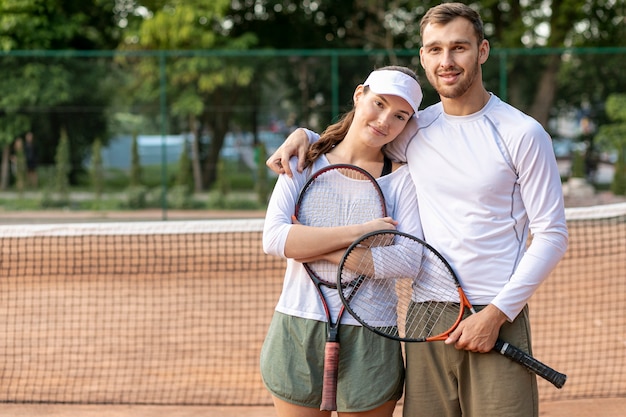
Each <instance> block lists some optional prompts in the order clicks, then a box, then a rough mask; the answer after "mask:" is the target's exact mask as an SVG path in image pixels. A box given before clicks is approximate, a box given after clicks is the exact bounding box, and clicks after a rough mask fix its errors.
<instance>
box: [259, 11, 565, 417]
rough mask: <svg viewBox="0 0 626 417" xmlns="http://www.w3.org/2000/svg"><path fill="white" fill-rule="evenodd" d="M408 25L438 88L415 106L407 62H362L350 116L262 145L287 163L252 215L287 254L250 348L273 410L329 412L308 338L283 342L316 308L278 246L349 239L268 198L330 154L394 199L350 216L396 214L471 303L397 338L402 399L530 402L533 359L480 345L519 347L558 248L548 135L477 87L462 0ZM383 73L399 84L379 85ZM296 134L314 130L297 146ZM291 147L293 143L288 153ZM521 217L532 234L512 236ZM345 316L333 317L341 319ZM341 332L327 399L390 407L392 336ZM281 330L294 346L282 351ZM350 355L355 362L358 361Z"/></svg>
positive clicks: (334, 247)
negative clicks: (295, 217)
mask: <svg viewBox="0 0 626 417" xmlns="http://www.w3.org/2000/svg"><path fill="white" fill-rule="evenodd" d="M420 32H421V40H422V47H421V48H420V60H421V64H422V67H423V68H424V70H425V73H426V75H427V77H428V80H429V82H430V83H431V84H432V85H433V87H434V88H435V89H436V90H437V92H438V93H439V95H440V98H441V102H440V103H437V104H435V105H433V106H430V107H428V108H427V109H425V110H423V111H421V112H419V114H418V113H417V107H418V106H419V104H420V102H421V90H419V85H418V84H417V82H415V83H412V81H411V80H414V81H415V80H416V77H413V76H414V74H410V73H409V72H407V71H406V69H403V68H397V67H388V68H384V69H382V70H379V71H374V72H373V73H372V74H371V75H370V77H368V80H367V81H366V82H365V83H364V84H363V85H360V86H358V87H357V89H356V91H355V94H354V108H353V110H352V111H351V112H350V113H348V115H350V117H348V118H347V119H346V117H345V116H344V119H342V121H340V122H339V123H337V124H335V125H333V126H331V127H330V128H329V129H327V130H326V131H325V132H324V133H323V134H322V137H321V139H320V140H319V142H315V140H316V139H317V135H316V134H314V133H313V132H310V131H304V130H297V131H296V132H294V133H293V134H292V135H290V137H289V139H288V140H287V142H286V143H285V144H284V145H283V146H282V147H281V148H280V149H279V150H278V151H277V152H276V153H275V154H274V155H272V156H271V157H270V158H269V159H268V161H267V165H268V166H269V167H270V168H272V169H273V170H275V171H276V172H279V173H286V174H287V175H281V176H280V178H279V181H278V183H277V186H276V187H277V189H281V190H282V191H280V192H277V190H275V191H274V194H273V195H272V200H270V205H269V207H268V218H267V220H266V228H265V231H264V247H265V249H266V251H267V252H268V253H272V254H276V255H279V256H284V257H287V258H290V260H289V263H288V269H287V272H286V275H285V285H284V287H283V294H282V295H281V300H280V301H279V304H278V306H277V311H276V313H275V316H274V319H273V321H272V325H271V327H270V332H269V333H268V337H267V339H266V341H265V344H264V346H263V351H262V358H261V367H262V374H263V377H264V381H265V383H266V386H267V387H268V388H269V389H270V391H271V392H272V394H273V396H274V404H275V406H276V410H277V412H278V414H279V415H280V416H288V415H293V416H296V415H298V416H309V415H310V416H313V415H320V416H322V415H325V416H329V415H330V412H321V411H319V410H318V408H319V399H318V398H317V397H318V396H319V393H318V391H319V386H321V381H319V380H318V379H317V375H319V371H317V370H316V369H317V368H316V367H317V366H318V365H317V364H316V362H315V361H317V360H319V357H320V356H323V349H322V352H319V347H315V346H314V347H311V346H306V345H304V343H303V344H299V343H297V342H299V341H302V342H306V341H309V340H314V339H316V338H317V339H320V340H321V346H323V341H324V339H325V330H324V326H323V323H321V324H318V323H320V322H319V320H323V314H322V313H320V312H319V310H316V308H317V309H318V308H319V306H318V305H316V304H315V300H316V298H308V297H307V296H306V295H302V294H306V292H307V291H311V289H307V288H306V286H307V285H308V286H310V287H311V288H312V287H313V285H312V284H311V283H310V282H307V283H305V281H304V279H307V281H308V278H306V274H305V273H304V272H303V271H299V270H298V266H297V265H299V264H298V263H297V262H295V261H293V260H294V259H305V258H309V259H310V258H314V257H318V258H320V259H321V258H324V259H327V260H332V259H335V262H336V261H337V259H338V257H340V254H341V253H342V252H343V250H345V247H346V246H347V245H348V244H349V243H350V242H343V241H341V240H339V239H337V238H335V236H333V235H332V234H330V235H325V236H323V235H317V237H316V238H315V239H316V240H315V241H314V242H312V241H311V240H310V238H307V239H308V240H306V241H305V240H304V239H305V237H306V236H309V237H310V235H308V234H306V233H305V232H304V230H303V228H304V226H301V225H297V224H290V217H288V216H289V209H291V213H292V212H293V207H291V208H289V207H288V204H285V203H284V201H283V205H282V206H280V205H279V204H277V201H276V200H277V199H281V198H282V197H284V196H285V195H286V194H290V195H291V196H293V195H295V194H297V192H298V191H299V188H298V185H300V182H302V181H303V178H305V177H306V172H304V173H303V172H302V171H303V170H304V168H305V167H314V168H317V166H318V165H320V164H328V163H339V162H343V163H353V164H355V165H361V166H363V167H364V168H365V169H367V170H368V171H370V172H371V173H372V174H374V176H375V177H377V178H378V181H379V183H380V184H381V188H382V189H383V192H384V193H385V196H386V198H387V199H388V201H392V202H393V203H392V204H393V205H394V209H395V210H397V212H396V211H393V210H392V211H390V212H389V213H390V217H389V218H385V219H379V220H377V221H375V222H370V223H369V224H365V225H361V226H362V227H361V228H360V229H358V230H357V229H356V228H355V229H353V230H351V232H352V233H353V234H354V235H361V234H363V233H364V232H365V231H368V228H378V229H380V228H398V229H400V230H403V231H408V232H409V233H412V234H415V235H419V233H421V234H422V235H423V237H424V239H425V240H426V241H427V242H429V243H430V244H431V245H433V246H434V247H435V248H437V249H438V250H439V251H440V252H441V253H442V254H443V255H444V257H445V258H446V259H448V261H450V263H451V265H452V267H453V268H454V269H455V270H456V272H457V274H458V275H459V277H460V280H461V281H462V284H463V286H464V288H465V291H466V293H467V295H468V297H469V299H470V302H471V303H472V304H474V306H475V307H476V308H477V310H479V312H478V313H477V314H475V315H471V316H469V317H467V318H465V319H464V320H463V321H462V322H461V324H460V325H459V327H458V328H457V329H456V330H455V331H454V332H453V333H452V334H451V336H450V337H449V338H448V340H446V341H445V342H444V343H439V342H435V343H413V344H407V346H406V358H407V363H406V371H405V373H406V381H405V383H406V385H405V388H404V394H405V398H404V415H405V416H407V417H409V416H429V417H437V416H441V417H452V416H480V417H489V416H498V417H499V416H519V417H522V416H523V417H529V416H530V417H532V416H538V414H539V413H538V398H537V396H538V394H537V382H536V377H535V375H534V374H531V373H529V372H528V371H527V370H526V369H525V368H523V367H521V366H520V365H518V364H516V363H514V362H512V361H510V360H508V359H507V358H504V357H502V356H501V355H498V354H495V353H488V352H489V351H490V350H491V349H492V347H493V345H494V343H495V340H496V338H497V337H498V336H500V337H502V338H503V339H505V340H507V341H509V342H511V343H512V344H514V345H516V346H518V347H520V348H522V349H525V350H527V351H528V352H531V337H530V328H529V318H528V307H527V302H528V300H529V298H530V297H531V296H532V294H533V293H534V292H535V290H536V289H537V288H538V287H539V286H540V284H541V283H542V282H543V280H544V279H545V278H546V277H547V276H548V275H549V274H550V272H551V271H552V270H553V269H554V267H555V266H556V264H557V263H558V262H559V260H560V259H561V258H562V257H563V255H564V253H565V250H566V248H567V239H568V234H567V227H566V222H565V214H564V205H563V198H562V191H561V182H560V177H559V173H558V169H557V166H556V160H555V158H554V153H553V150H552V145H551V140H550V137H549V136H548V134H547V133H546V132H545V130H544V129H543V128H542V127H541V126H540V125H539V124H538V123H537V122H536V121H535V120H533V119H532V118H530V117H528V116H526V115H524V114H523V113H521V112H520V111H518V110H517V109H515V108H513V107H511V106H509V105H508V104H506V103H504V102H502V101H501V100H499V99H498V98H497V97H496V96H494V95H492V94H490V93H489V92H487V91H486V90H485V88H484V86H483V82H482V71H481V65H482V64H483V63H484V62H485V61H486V60H487V58H488V56H489V43H488V41H487V40H485V39H484V32H483V26H482V21H481V19H480V16H479V15H478V14H477V13H476V12H475V11H473V10H472V9H471V8H469V7H468V6H466V5H463V4H460V3H444V4H441V5H439V6H436V7H433V8H432V9H430V10H429V11H428V12H427V13H426V14H425V16H424V18H423V19H422V21H421V26H420ZM398 80H401V81H402V82H403V83H404V85H405V86H407V87H406V88H398V87H397V86H395V84H397V81H398ZM418 116H419V118H418ZM346 120H347V121H346ZM342 122H343V125H342ZM339 126H344V129H343V130H342V129H340V128H339ZM338 133H340V134H339V135H338ZM338 136H339V139H337V137H338ZM333 138H334V140H335V142H334V143H333V142H332V141H333ZM342 139H343V140H342ZM309 142H315V143H314V144H313V145H311V149H310V150H309V151H308V153H307V149H308V147H309ZM320 143H321V144H320ZM328 143H330V144H331V146H328V147H324V146H323V145H322V144H328ZM383 146H384V154H383V152H382V149H383ZM291 155H297V156H298V159H295V158H294V159H292V160H291V165H290V156H291ZM385 156H390V157H391V158H392V159H393V160H397V161H407V164H406V165H401V164H398V163H395V162H394V163H393V164H392V166H391V169H390V170H389V173H388V175H381V174H382V167H383V166H384V165H385V163H384V162H385V159H386V158H385ZM305 171H306V170H305ZM407 178H409V179H410V180H412V181H410V180H409V181H406V179H407ZM407 183H409V186H407ZM388 193H391V194H389V195H388ZM278 194H281V195H282V197H279V196H278ZM292 198H293V197H292ZM418 207H419V210H418ZM278 213H281V214H280V215H279V214H278ZM281 216H283V217H282V220H277V219H279V218H280V217H281ZM268 220H269V222H268ZM281 222H282V223H281ZM277 223H280V226H279V227H277ZM270 225H271V227H270ZM325 232H326V233H328V231H325ZM529 232H530V233H532V236H533V239H532V243H531V244H530V246H528V248H527V247H526V244H527V241H528V237H529ZM349 237H350V238H355V237H356V236H349ZM347 240H349V239H347ZM303 242H305V243H303ZM300 265H301V264H300ZM298 285H299V286H298ZM301 291H302V292H301ZM298 294H300V295H301V298H298V297H297V296H298ZM294 296H295V298H294ZM307 300H313V301H311V303H310V304H307ZM311 304H313V305H311ZM320 317H322V318H321V319H320ZM347 319H348V317H345V318H344V321H343V323H346V324H345V327H351V326H350V322H349V321H348V320H347ZM304 326H310V327H306V328H305V327H304ZM352 327H355V326H352ZM361 330H362V329H361ZM286 332H290V333H286ZM341 332H344V329H343V328H342V330H341V331H340V333H341ZM294 333H295V334H294ZM317 333H319V336H318V335H316V336H313V334H317ZM342 334H346V332H344V333H342ZM348 337H350V338H351V339H343V338H342V346H346V345H347V346H348V347H345V348H344V349H342V354H343V353H344V352H345V355H346V358H345V359H344V357H342V359H341V361H344V360H345V361H346V363H347V365H345V366H344V365H343V362H342V365H341V366H344V367H343V368H342V369H343V371H341V372H344V373H343V374H340V377H339V378H340V380H339V394H338V398H339V399H340V400H338V401H339V410H338V414H339V415H340V416H351V415H354V416H357V415H358V416H391V415H392V413H393V410H394V407H395V403H396V401H397V400H398V399H399V397H400V395H401V394H402V379H403V378H404V374H403V369H402V363H401V359H400V361H398V355H399V351H398V350H399V348H398V347H397V346H396V345H394V343H392V342H390V341H385V340H379V339H382V338H375V339H370V335H368V334H367V333H366V331H361V332H358V330H355V331H354V334H353V335H352V334H351V335H349V336H348ZM280 340H282V341H283V343H282V345H281V344H280V343H279V342H277V341H280ZM353 345H354V347H353ZM294 346H298V348H300V349H302V351H301V352H299V353H297V352H293V351H290V352H288V351H286V350H288V349H293V348H294ZM372 352H373V353H372ZM366 354H369V355H370V356H365V355H366ZM283 355H287V356H288V357H289V358H290V359H289V360H291V361H290V362H288V365H287V367H286V368H285V369H282V370H277V369H278V368H277V366H278V364H279V363H280V362H283V363H285V361H287V360H288V359H286V358H285V357H283ZM298 355H300V356H298ZM311 358H314V359H311ZM350 361H353V363H352V364H350ZM390 364H394V365H390ZM363 369H369V371H367V372H369V373H370V374H369V376H366V375H364V374H362V372H364V371H363ZM279 373H280V376H279V375H278V374H279ZM360 373H361V374H360ZM372 373H373V374H374V375H375V376H374V377H372V375H371V374H372ZM280 378H283V381H282V382H281V381H280ZM342 383H343V384H342Z"/></svg>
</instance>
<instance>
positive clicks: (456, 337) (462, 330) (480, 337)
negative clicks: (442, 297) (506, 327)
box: [445, 304, 507, 353]
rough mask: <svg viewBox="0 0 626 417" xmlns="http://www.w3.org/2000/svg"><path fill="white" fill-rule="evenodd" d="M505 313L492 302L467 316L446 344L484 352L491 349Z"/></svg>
mask: <svg viewBox="0 0 626 417" xmlns="http://www.w3.org/2000/svg"><path fill="white" fill-rule="evenodd" d="M506 320H507V317H506V315H505V314H504V313H503V312H502V311H500V310H499V309H498V308H497V307H496V306H494V305H493V304H489V305H488V306H487V307H485V308H484V309H483V310H481V311H479V312H478V313H476V314H472V315H471V316H469V317H467V318H466V319H464V320H463V321H461V323H459V327H457V328H456V329H455V330H454V331H453V332H452V333H450V336H449V337H448V338H447V339H446V341H445V343H446V344H447V345H452V344H454V347H455V348H457V349H464V350H469V351H472V352H481V353H486V352H489V351H491V350H492V349H493V346H494V345H495V344H496V339H497V338H498V333H499V332H500V327H502V325H503V324H504V323H505V322H506Z"/></svg>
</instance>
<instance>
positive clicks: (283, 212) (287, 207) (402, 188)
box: [263, 156, 422, 325]
mask: <svg viewBox="0 0 626 417" xmlns="http://www.w3.org/2000/svg"><path fill="white" fill-rule="evenodd" d="M290 165H291V170H292V172H293V174H294V175H293V178H290V177H288V176H286V175H281V176H279V177H278V181H277V182H276V186H275V187H274V191H273V192H272V196H271V198H270V201H269V204H268V208H267V213H266V216H265V225H264V228H263V249H264V251H265V253H267V254H270V255H276V256H280V257H283V258H284V257H285V242H286V240H287V235H288V233H289V229H290V228H291V227H292V221H291V216H292V215H293V214H294V209H295V205H296V201H297V199H298V195H299V193H300V190H301V189H302V187H303V186H304V184H305V183H306V181H307V179H308V177H310V175H311V173H313V172H316V171H317V170H319V169H321V168H322V167H325V166H327V165H329V162H328V160H327V159H326V157H324V156H322V157H320V158H318V159H317V160H316V161H315V162H314V163H313V166H312V167H311V169H310V170H309V169H308V168H307V169H305V170H304V172H302V173H298V171H297V169H296V158H292V159H291V161H290ZM377 181H378V184H379V185H380V188H381V190H382V192H383V195H384V197H385V203H386V206H387V215H388V216H390V217H392V218H394V219H395V220H397V221H398V222H399V224H398V230H400V231H402V232H405V233H410V234H413V235H415V236H418V237H421V236H422V229H421V222H420V219H419V211H418V206H417V202H416V199H415V187H414V185H413V181H412V180H411V176H410V173H409V170H408V167H407V166H406V165H404V166H402V167H400V168H398V169H397V170H395V171H394V172H392V173H390V174H388V175H385V176H382V177H380V178H378V179H377ZM322 291H323V292H324V294H325V297H326V299H327V303H328V307H329V309H330V313H331V317H332V318H335V317H337V313H338V312H339V309H340V308H341V299H340V297H339V293H338V291H337V290H336V289H330V288H326V287H323V288H322ZM276 311H279V312H281V313H284V314H289V315H292V316H296V317H302V318H307V319H313V320H319V321H326V315H325V313H324V308H323V306H322V303H321V301H320V298H319V295H318V294H317V290H316V288H315V284H313V281H311V279H310V278H309V276H308V274H307V272H306V270H305V269H304V267H303V265H302V264H301V263H300V262H296V261H294V260H293V259H288V260H287V268H286V271H285V279H284V282H283V289H282V293H281V295H280V298H279V300H278V303H277V305H276ZM341 323H342V324H353V325H359V323H358V322H357V321H356V319H354V318H353V317H351V316H350V315H349V314H344V317H343V319H342V321H341Z"/></svg>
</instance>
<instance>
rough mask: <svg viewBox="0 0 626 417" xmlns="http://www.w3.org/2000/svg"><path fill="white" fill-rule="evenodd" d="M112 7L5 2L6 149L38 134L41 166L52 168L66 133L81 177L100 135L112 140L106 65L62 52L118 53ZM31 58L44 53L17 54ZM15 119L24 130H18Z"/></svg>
mask: <svg viewBox="0 0 626 417" xmlns="http://www.w3.org/2000/svg"><path fill="white" fill-rule="evenodd" d="M111 6H112V5H111V3H110V2H108V1H102V0H84V1H78V0H69V1H63V2H59V1H56V0H20V1H0V50H2V51H5V55H2V56H0V73H2V77H0V131H2V132H3V134H2V135H1V137H0V146H6V144H7V143H8V142H9V141H12V140H13V139H14V138H15V137H17V135H20V134H23V133H24V132H25V131H27V130H32V131H33V132H34V134H35V136H36V137H37V140H38V142H39V144H40V147H39V149H40V150H41V155H40V156H41V157H42V160H43V162H44V163H46V162H47V163H51V162H53V160H54V150H55V149H56V147H57V144H58V140H59V137H60V135H59V134H60V131H61V127H62V126H65V129H66V132H67V133H68V134H70V135H71V136H72V142H73V143H72V145H73V146H72V150H71V151H72V152H71V155H70V158H71V161H72V162H73V164H74V169H75V170H78V169H79V168H80V165H81V162H82V160H83V158H84V156H85V155H87V154H88V151H89V147H90V146H91V142H92V141H93V135H94V133H101V134H104V133H106V132H105V128H106V123H105V116H104V112H105V110H106V107H107V104H108V101H109V99H110V96H111V95H112V94H113V90H112V89H107V88H104V86H105V85H106V83H104V82H103V80H105V79H106V78H107V74H109V73H110V71H107V69H109V68H108V63H107V62H106V61H103V60H102V59H101V58H89V59H86V58H72V57H69V58H68V57H67V56H64V54H62V53H58V51H59V50H65V51H68V50H81V51H83V50H94V49H111V48H113V47H115V46H116V45H117V41H116V39H117V38H118V36H119V34H120V31H119V27H118V26H117V25H116V21H115V14H114V13H113V9H112V7H111ZM25 50H26V51H27V50H37V51H45V52H44V53H41V52H40V53H39V54H37V55H33V56H25V55H24V54H20V53H16V54H13V52H14V51H25ZM101 87H102V88H101ZM85 108H89V109H90V110H89V111H84V110H83V109H85ZM96 109H97V110H96ZM15 116H20V117H23V118H24V119H25V120H26V122H25V123H20V125H19V126H18V125H17V124H12V123H11V121H10V120H11V119H12V118H14V117H15ZM3 169H4V168H3Z"/></svg>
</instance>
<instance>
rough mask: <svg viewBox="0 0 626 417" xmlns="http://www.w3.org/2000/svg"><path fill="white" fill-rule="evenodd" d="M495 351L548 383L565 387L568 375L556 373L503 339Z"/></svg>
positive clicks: (499, 341) (498, 342)
mask: <svg viewBox="0 0 626 417" xmlns="http://www.w3.org/2000/svg"><path fill="white" fill-rule="evenodd" d="M493 350H495V351H496V352H498V353H500V354H501V355H504V356H506V357H507V358H509V359H512V360H514V361H515V362H517V363H519V364H520V365H522V366H525V367H526V368H528V369H529V370H530V371H532V372H534V373H535V374H537V375H539V376H540V377H542V378H543V379H545V380H546V381H548V382H551V383H552V384H553V385H554V386H555V387H557V388H561V387H563V385H564V384H565V381H566V380H567V375H565V374H562V373H560V372H557V371H555V370H554V369H552V368H550V367H549V366H548V365H545V364H544V363H542V362H540V361H538V360H537V359H535V358H533V357H532V356H530V355H529V354H528V353H526V352H524V351H523V350H521V349H519V348H516V347H515V346H512V345H510V344H509V343H507V342H505V341H503V340H501V339H498V340H496V344H495V346H494V347H493Z"/></svg>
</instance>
